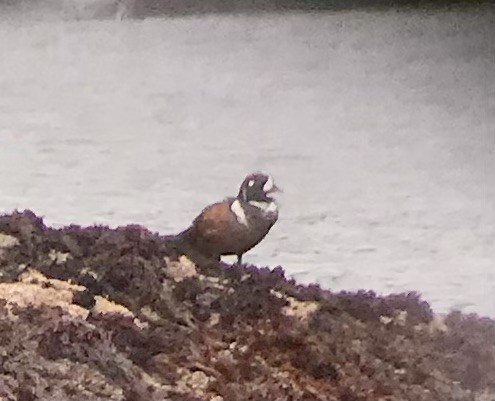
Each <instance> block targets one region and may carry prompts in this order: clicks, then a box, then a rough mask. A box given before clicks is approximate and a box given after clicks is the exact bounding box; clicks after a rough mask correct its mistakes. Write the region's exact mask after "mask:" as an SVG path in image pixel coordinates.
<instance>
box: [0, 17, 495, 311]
mask: <svg viewBox="0 0 495 401" xmlns="http://www.w3.org/2000/svg"><path fill="white" fill-rule="evenodd" d="M0 18H1V19H0V171H1V174H0V210H1V211H11V210H12V209H14V208H30V209H33V210H34V211H35V212H37V213H38V214H42V215H44V216H45V221H46V222H47V223H48V224H53V225H57V226H59V225H63V224H68V223H79V224H83V225H86V224H92V223H99V224H109V225H112V226H116V225H122V224H128V223H140V224H144V225H146V226H148V227H149V228H151V229H153V230H157V231H160V232H161V233H163V234H166V233H173V232H177V231H179V230H181V229H183V228H184V227H186V226H187V225H188V224H189V223H190V221H191V220H192V219H193V218H194V217H195V215H196V214H197V213H198V212H199V211H200V210H201V209H202V208H203V207H204V206H205V205H207V204H208V203H210V202H213V201H216V200H219V199H222V198H223V197H224V196H227V195H234V194H236V193H237V189H238V185H239V184H240V182H241V180H242V179H243V178H244V176H245V175H246V173H248V172H251V171H253V170H265V171H269V172H271V173H272V174H273V175H274V177H275V179H276V181H277V183H278V184H279V186H281V187H283V188H284V194H283V195H282V196H281V198H280V203H281V216H280V220H279V223H277V225H276V226H275V227H274V228H273V230H272V232H271V233H270V234H269V236H268V237H267V239H266V240H265V241H264V242H263V243H262V244H260V245H259V246H258V247H257V248H255V249H254V250H252V251H251V252H250V253H248V254H247V255H246V257H245V260H246V261H248V262H253V263H257V264H261V265H269V266H276V265H279V264H280V265H282V266H284V267H285V268H286V270H287V272H288V273H289V274H291V275H293V276H295V277H296V278H297V279H298V280H300V281H302V282H315V281H316V282H319V283H321V284H322V286H324V287H327V288H333V289H359V288H369V289H374V290H376V291H378V292H380V293H390V292H397V291H405V290H417V291H419V292H421V293H422V294H423V296H424V297H425V298H426V299H427V300H429V301H430V302H431V304H432V305H433V307H434V308H435V309H436V310H437V311H448V310H450V309H453V308H454V309H461V310H464V311H476V312H479V313H481V314H488V315H491V316H495V296H494V295H493V294H495V185H494V184H495V47H494V46H495V45H494V43H495V42H494V40H493V38H494V37H495V28H494V26H495V11H493V9H492V10H490V9H484V10H479V11H476V10H473V11H466V12H457V13H452V12H451V13H448V12H447V13H442V12H436V13H429V14H424V13H420V12H401V13H397V12H392V11H390V12H381V13H365V12H345V13H327V14H318V15H310V14H292V15H290V14H289V15H277V14H267V15H262V16H203V17H189V18H175V19H160V18H156V19H147V20H140V21H133V20H123V21H113V20H99V21H98V20H86V21H70V20H65V21H62V20H43V19H41V20H40V19H34V18H29V19H26V18H20V17H19V18H17V17H12V16H10V17H9V18H7V17H6V16H5V15H4V17H3V18H2V17H0Z"/></svg>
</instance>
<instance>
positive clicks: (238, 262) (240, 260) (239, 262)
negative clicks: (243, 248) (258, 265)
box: [237, 253, 242, 266]
mask: <svg viewBox="0 0 495 401" xmlns="http://www.w3.org/2000/svg"><path fill="white" fill-rule="evenodd" d="M237 264H238V265H239V266H240V265H241V264H242V253H241V254H240V255H237Z"/></svg>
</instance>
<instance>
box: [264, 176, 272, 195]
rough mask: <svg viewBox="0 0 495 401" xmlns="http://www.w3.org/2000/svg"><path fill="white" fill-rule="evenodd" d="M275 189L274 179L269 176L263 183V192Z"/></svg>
mask: <svg viewBox="0 0 495 401" xmlns="http://www.w3.org/2000/svg"><path fill="white" fill-rule="evenodd" d="M272 189H273V180H272V177H270V176H268V180H267V181H266V182H265V185H263V192H269V191H271V190H272Z"/></svg>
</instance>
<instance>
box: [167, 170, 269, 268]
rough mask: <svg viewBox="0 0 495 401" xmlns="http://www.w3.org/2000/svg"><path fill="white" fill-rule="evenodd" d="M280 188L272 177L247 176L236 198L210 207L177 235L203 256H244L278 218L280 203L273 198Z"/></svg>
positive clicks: (216, 257)
mask: <svg viewBox="0 0 495 401" xmlns="http://www.w3.org/2000/svg"><path fill="white" fill-rule="evenodd" d="M276 191H279V189H278V188H277V186H276V185H275V183H274V182H273V179H272V177H270V176H269V175H266V174H263V173H254V174H250V175H248V176H247V177H246V178H245V179H244V181H243V182H242V184H241V187H240V189H239V194H238V195H237V197H235V198H227V199H225V200H223V201H221V202H218V203H214V204H212V205H209V206H207V207H206V208H204V209H203V211H202V212H201V213H200V214H199V216H198V217H196V218H195V219H194V221H193V223H192V225H191V226H190V227H189V228H187V229H186V230H185V231H183V232H182V233H180V234H179V235H178V236H177V237H176V238H177V239H179V240H181V241H182V242H183V243H186V244H187V245H188V246H189V247H191V248H193V249H194V250H195V251H197V252H200V253H201V255H202V256H205V257H207V258H211V259H214V260H218V261H219V260H220V256H221V255H237V263H239V264H240V263H241V262H242V255H243V254H244V253H246V252H247V251H249V250H250V249H251V248H253V247H254V246H255V245H257V244H258V243H259V242H260V241H261V240H262V239H263V238H264V237H265V236H266V234H268V231H270V228H271V227H272V226H273V225H274V224H275V222H276V221H277V219H278V205H277V203H276V202H275V200H274V199H273V198H272V196H271V195H272V194H273V192H276Z"/></svg>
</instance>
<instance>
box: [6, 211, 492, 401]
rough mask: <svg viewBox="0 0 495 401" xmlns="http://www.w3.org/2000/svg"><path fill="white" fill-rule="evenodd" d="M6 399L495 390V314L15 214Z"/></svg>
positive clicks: (426, 396)
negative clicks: (216, 261)
mask: <svg viewBox="0 0 495 401" xmlns="http://www.w3.org/2000/svg"><path fill="white" fill-rule="evenodd" d="M0 327H1V330H0V362H1V363H0V367H1V369H0V400H58V399H64V400H82V399H88V400H89V399H91V400H134V401H135V400H165V399H167V400H216V401H220V400H245V399H265V400H291V399H297V400H478V401H481V400H493V399H495V375H494V374H493V372H495V321H494V320H492V319H488V318H482V317H479V316H477V315H465V314H461V313H450V314H449V315H447V316H438V315H435V314H434V313H433V312H432V310H431V309H430V307H429V305H428V304H427V303H426V302H425V301H423V300H421V299H420V297H419V296H418V295H417V294H415V293H408V294H393V295H389V296H386V297H380V296H377V295H376V294H374V293H373V292H369V291H359V292H357V293H349V292H339V293H333V292H331V291H325V290H322V289H320V288H319V287H318V286H301V285H297V283H295V282H294V281H293V280H289V279H287V278H286V277H285V275H284V271H283V269H282V268H275V269H273V270H270V269H268V268H259V267H256V266H246V265H244V266H232V267H231V266H227V265H225V264H221V265H220V266H208V267H204V266H196V265H194V264H193V263H192V262H191V261H190V260H189V259H187V258H186V257H185V256H183V255H180V254H179V253H177V251H176V250H175V249H174V248H173V247H172V246H171V245H170V241H169V240H167V237H162V236H160V235H158V234H155V233H152V232H150V231H148V230H147V229H145V228H143V227H139V226H127V227H121V228H117V229H110V228H108V227H102V226H95V227H87V228H81V227H79V226H75V225H72V226H68V227H65V228H62V229H53V228H49V227H46V226H45V225H44V223H43V221H42V219H41V218H39V217H37V216H36V215H35V214H34V213H32V212H30V211H24V212H14V213H12V214H10V215H4V216H0Z"/></svg>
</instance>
